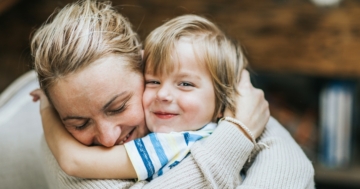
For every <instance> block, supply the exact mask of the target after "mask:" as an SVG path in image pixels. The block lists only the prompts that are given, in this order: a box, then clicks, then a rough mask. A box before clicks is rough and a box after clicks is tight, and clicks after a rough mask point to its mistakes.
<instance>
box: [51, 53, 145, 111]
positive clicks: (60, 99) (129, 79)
mask: <svg viewBox="0 0 360 189" xmlns="http://www.w3.org/2000/svg"><path fill="white" fill-rule="evenodd" d="M116 61H119V60H116V59H109V60H103V61H102V62H100V63H97V64H93V65H92V66H89V67H87V68H85V69H82V70H81V71H79V72H76V73H73V74H71V75H68V76H66V77H63V78H60V79H59V80H58V81H57V82H56V83H55V84H54V86H52V87H51V88H50V89H49V94H50V97H51V99H52V101H53V102H54V105H55V106H56V108H57V109H58V108H60V109H61V108H62V107H64V108H65V107H71V106H72V105H71V104H77V105H82V106H83V105H86V104H92V105H94V104H95V103H99V105H101V104H102V103H104V102H106V101H107V100H108V98H112V97H113V96H114V95H117V94H120V93H124V92H129V93H138V92H139V90H143V89H142V86H143V77H142V75H141V74H139V73H137V72H135V71H131V69H125V68H123V66H119V64H118V63H117V62H116ZM141 92H142V91H141ZM103 101H104V102H103Z"/></svg>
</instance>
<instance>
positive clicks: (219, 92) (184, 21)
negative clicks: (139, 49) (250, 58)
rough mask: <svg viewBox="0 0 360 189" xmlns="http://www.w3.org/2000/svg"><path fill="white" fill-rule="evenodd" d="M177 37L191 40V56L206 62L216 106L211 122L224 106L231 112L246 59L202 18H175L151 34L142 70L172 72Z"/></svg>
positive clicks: (147, 42) (148, 38)
mask: <svg viewBox="0 0 360 189" xmlns="http://www.w3.org/2000/svg"><path fill="white" fill-rule="evenodd" d="M181 37H187V38H190V39H191V40H192V41H193V42H192V45H193V47H194V49H195V55H196V56H197V57H198V58H199V60H201V61H202V62H205V63H206V66H207V68H208V70H209V72H210V74H211V76H212V82H213V85H214V91H215V107H216V109H215V112H214V115H213V121H215V120H216V118H217V117H218V115H219V113H222V111H223V110H224V108H225V107H228V108H229V109H230V110H231V111H232V112H233V113H235V112H236V107H235V96H236V94H237V90H236V87H237V84H238V83H239V81H240V78H241V76H240V74H241V71H242V69H244V68H245V67H246V65H247V59H246V57H245V56H244V54H243V52H242V51H241V47H240V45H239V44H237V43H236V42H235V41H233V40H231V39H230V38H229V37H227V36H226V35H225V34H224V32H222V31H221V30H220V29H219V28H218V27H217V26H216V25H215V24H214V23H212V22H210V21H209V20H207V19H205V18H203V17H200V16H196V15H184V16H179V17H176V18H174V19H172V20H170V21H168V22H166V23H165V24H163V25H162V26H160V27H158V28H156V29H155V30H154V31H152V32H151V33H150V34H149V36H148V37H147V38H146V40H145V43H144V47H145V49H144V61H145V62H146V66H145V67H146V69H147V70H148V69H150V70H151V71H153V72H154V74H163V73H164V72H169V71H171V70H172V69H174V64H176V60H174V58H175V57H173V56H172V53H173V52H174V49H175V48H176V43H177V42H178V41H179V39H180V38H181ZM180 56H181V55H180Z"/></svg>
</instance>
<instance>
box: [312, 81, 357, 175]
mask: <svg viewBox="0 0 360 189" xmlns="http://www.w3.org/2000/svg"><path fill="white" fill-rule="evenodd" d="M354 86H355V85H354V84H353V83H351V82H345V81H338V82H331V83H329V84H328V85H327V86H325V87H324V89H323V90H322V91H321V94H320V114H319V115H320V162H321V163H322V164H323V165H325V166H326V167H329V168H343V167H347V166H348V165H349V163H350V161H351V154H352V136H351V133H352V125H353V114H354V113H353V112H354V111H353V110H354V105H353V104H354V98H355V92H354V91H355V90H354V89H355V87H354Z"/></svg>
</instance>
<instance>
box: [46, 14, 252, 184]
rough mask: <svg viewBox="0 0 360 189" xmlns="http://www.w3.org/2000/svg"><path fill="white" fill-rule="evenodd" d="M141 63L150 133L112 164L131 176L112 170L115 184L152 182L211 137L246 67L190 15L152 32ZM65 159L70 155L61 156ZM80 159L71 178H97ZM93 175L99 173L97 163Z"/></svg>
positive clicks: (223, 39)
mask: <svg viewBox="0 0 360 189" xmlns="http://www.w3.org/2000/svg"><path fill="white" fill-rule="evenodd" d="M144 62H145V73H144V75H145V91H144V95H143V107H144V111H145V119H146V124H147V126H148V128H149V130H150V131H151V132H154V133H151V134H149V135H147V136H145V137H143V138H139V139H135V140H133V141H130V142H128V143H125V144H124V146H125V149H126V153H122V154H121V155H122V156H123V157H121V158H117V159H120V160H124V162H125V164H126V162H129V161H128V160H129V159H130V161H131V163H132V165H133V169H134V170H135V173H136V175H135V174H133V173H134V171H131V170H128V169H122V170H116V172H117V176H116V177H117V178H122V179H126V178H138V179H139V180H145V179H146V180H151V179H153V178H155V177H157V176H160V175H162V174H164V173H165V172H166V171H167V170H169V169H171V168H172V167H174V166H176V165H177V164H178V163H179V162H180V161H181V160H183V159H184V158H185V157H186V156H187V155H188V154H189V153H190V148H191V145H192V144H193V143H194V142H195V141H198V140H200V139H203V138H205V137H207V136H209V135H210V134H211V133H212V131H213V130H214V129H215V127H216V123H215V122H217V121H218V119H219V118H221V116H222V112H223V110H224V109H225V107H227V108H228V109H229V110H231V111H232V112H233V113H235V111H236V110H235V102H234V100H233V99H235V98H234V96H235V95H236V93H237V92H236V86H237V84H238V83H239V81H240V73H241V71H242V70H243V69H244V67H245V66H246V64H247V61H246V59H245V57H244V55H243V53H242V52H241V49H240V47H239V45H237V44H236V43H234V42H233V41H232V40H230V39H229V38H228V37H227V36H226V35H225V34H224V33H223V32H222V31H221V30H220V29H219V28H218V27H217V26H216V25H215V24H213V23H212V22H210V21H209V20H207V19H205V18H202V17H200V16H195V15H185V16H180V17H177V18H174V19H172V20H170V21H168V22H166V23H165V24H163V25H162V26H160V27H159V28H157V29H155V30H154V31H153V32H151V33H150V34H149V36H148V37H147V39H146V41H145V49H144ZM45 111H47V110H45ZM44 127H49V125H44ZM250 135H251V134H250ZM250 138H251V139H253V138H252V137H250ZM125 140H126V139H125ZM50 148H51V147H50ZM68 148H71V146H69V147H68ZM64 153H70V152H69V151H63V152H61V153H60V154H64ZM79 153H80V152H79ZM83 154H84V155H83V156H86V158H84V159H83V161H81V162H78V165H77V167H76V168H75V170H73V173H75V174H74V175H76V176H78V177H82V175H83V174H82V172H86V177H90V178H96V177H97V175H96V173H95V172H94V175H92V173H91V172H89V171H87V170H88V169H86V166H89V164H90V163H88V162H87V160H88V159H91V158H92V157H89V156H87V155H86V153H83ZM54 155H55V156H57V155H56V154H54ZM57 159H58V158H57ZM60 160H61V159H60ZM59 163H61V162H59ZM62 163H65V164H66V163H67V162H62ZM107 168H108V167H107ZM92 169H95V170H96V169H104V167H102V166H101V162H99V163H97V164H94V165H92ZM113 172H115V171H113V170H112V171H110V170H109V173H113ZM102 178H114V176H113V175H111V174H109V175H102Z"/></svg>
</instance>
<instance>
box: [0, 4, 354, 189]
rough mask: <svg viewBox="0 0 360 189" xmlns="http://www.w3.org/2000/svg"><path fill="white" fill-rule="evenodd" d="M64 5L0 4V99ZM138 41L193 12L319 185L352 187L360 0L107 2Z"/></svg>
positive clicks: (28, 62)
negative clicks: (212, 30) (240, 65)
mask: <svg viewBox="0 0 360 189" xmlns="http://www.w3.org/2000/svg"><path fill="white" fill-rule="evenodd" d="M69 2H72V1H70V0H32V1H25V0H0V93H1V92H2V91H3V90H4V89H5V88H6V87H7V86H9V85H10V84H11V82H13V81H14V80H15V79H16V78H18V77H19V76H21V75H22V74H24V73H26V72H27V71H29V70H31V69H32V57H31V55H30V48H29V44H30V39H31V35H32V33H33V32H34V31H35V30H36V29H37V28H39V27H40V26H41V24H42V23H43V22H45V21H46V20H47V18H48V16H49V15H50V14H52V13H53V12H54V10H56V9H58V8H61V7H63V6H64V5H66V4H67V3H69ZM113 5H116V7H117V8H118V10H119V11H120V12H121V13H122V14H124V15H125V16H126V17H128V19H129V20H130V21H131V23H132V24H133V28H134V29H135V30H136V31H137V32H138V34H139V35H140V37H141V39H144V38H145V37H146V35H147V34H148V33H149V32H150V31H151V30H153V29H154V28H155V27H157V26H159V25H160V24H162V23H163V22H164V21H166V20H168V19H170V18H173V17H175V16H178V15H182V14H188V13H193V14H199V15H202V16H205V17H207V18H209V19H210V20H212V21H214V22H215V23H217V24H218V25H219V26H220V27H221V28H222V29H223V30H224V31H225V32H226V33H227V34H229V35H230V36H231V37H233V38H234V39H236V40H239V41H240V43H241V44H242V45H243V47H244V50H245V52H246V54H247V56H248V59H249V61H250V67H249V69H250V71H251V74H252V81H253V83H254V85H255V86H256V87H258V88H261V89H263V90H264V91H265V94H266V99H267V100H268V101H269V103H270V109H271V114H272V116H274V117H275V118H276V119H278V120H279V122H280V123H282V124H283V125H284V127H286V128H287V129H288V130H289V132H290V133H291V134H292V136H293V137H294V138H295V140H296V141H297V142H298V143H299V144H300V145H301V147H302V148H303V150H304V151H305V153H306V155H307V156H308V157H309V159H310V160H311V161H312V162H313V164H314V167H315V170H316V175H315V180H316V187H317V188H320V189H321V188H342V189H343V188H349V189H351V188H360V162H359V160H358V159H359V158H358V157H359V156H358V150H359V144H360V143H359V142H360V141H359V137H358V136H359V129H358V128H359V119H358V117H359V116H358V112H359V111H358V109H359V107H360V104H359V92H358V91H359V90H358V88H359V87H358V86H359V78H360V53H358V51H359V49H360V21H358V19H359V18H360V0H342V1H341V0H256V1H255V0H238V1H235V0H196V1H194V0H183V1H174V0H171V1H170V0H169V1H165V0H132V1H130V0H113Z"/></svg>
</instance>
